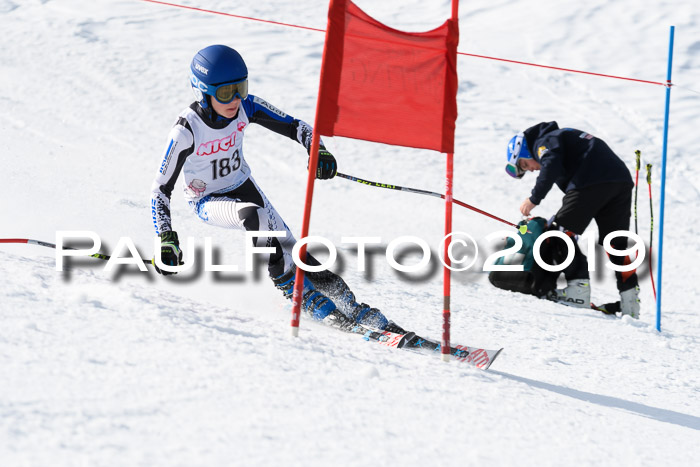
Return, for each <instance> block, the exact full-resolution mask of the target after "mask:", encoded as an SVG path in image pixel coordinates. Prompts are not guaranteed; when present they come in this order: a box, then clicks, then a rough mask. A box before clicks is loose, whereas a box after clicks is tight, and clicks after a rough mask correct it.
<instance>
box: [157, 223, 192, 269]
mask: <svg viewBox="0 0 700 467" xmlns="http://www.w3.org/2000/svg"><path fill="white" fill-rule="evenodd" d="M159 237H160V259H161V261H162V262H163V264H165V265H166V266H179V265H181V264H185V263H183V262H182V250H180V242H179V241H178V239H177V232H174V231H169V232H162V233H161V234H160V235H159ZM152 263H153V266H154V267H155V268H156V271H157V272H158V274H163V275H164V276H168V275H170V274H177V273H175V272H170V271H163V270H161V269H160V268H158V266H156V262H155V260H154V261H152Z"/></svg>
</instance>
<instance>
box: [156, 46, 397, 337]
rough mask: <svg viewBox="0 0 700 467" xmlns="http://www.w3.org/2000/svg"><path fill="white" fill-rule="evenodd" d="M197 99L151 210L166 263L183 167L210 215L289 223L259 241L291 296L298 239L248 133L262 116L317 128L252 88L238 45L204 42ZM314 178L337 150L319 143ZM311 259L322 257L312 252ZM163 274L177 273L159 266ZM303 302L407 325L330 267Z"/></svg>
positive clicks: (297, 135)
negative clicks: (266, 184) (251, 158)
mask: <svg viewBox="0 0 700 467" xmlns="http://www.w3.org/2000/svg"><path fill="white" fill-rule="evenodd" d="M190 70H191V75H190V81H191V84H192V89H193V91H194V94H195V99H196V102H193V103H192V104H191V105H190V106H189V107H188V108H186V109H185V110H183V111H182V112H181V113H180V115H179V116H178V119H177V122H176V123H175V126H174V127H173V128H172V129H171V130H170V134H169V136H168V144H167V146H166V148H167V149H166V151H165V155H164V156H163V158H162V159H161V161H160V165H159V166H160V168H159V170H158V172H157V173H156V177H155V180H154V182H153V185H152V188H151V208H152V209H151V211H152V215H153V223H154V225H155V228H156V234H158V235H159V236H160V239H161V249H160V258H161V259H162V261H163V264H165V265H168V266H177V265H179V264H181V261H182V251H181V250H180V245H179V241H178V236H177V233H176V232H175V231H174V230H173V229H172V224H171V218H170V195H171V193H172V190H173V188H174V186H175V181H176V180H177V178H178V176H179V174H180V172H184V175H185V199H186V200H187V202H188V204H189V206H190V207H191V208H192V210H193V211H194V213H195V214H196V215H197V216H198V217H199V218H200V219H201V220H203V221H204V222H206V223H208V224H211V225H215V226H219V227H224V228H229V229H244V230H248V231H285V232H286V236H285V237H273V236H264V235H263V236H261V237H257V238H256V239H254V240H253V241H254V244H255V246H260V247H265V246H267V247H273V248H274V249H275V252H274V253H272V254H270V255H269V261H268V271H269V274H270V278H271V279H272V281H273V283H274V284H275V286H276V287H277V288H279V289H280V290H282V291H283V293H284V295H285V297H287V298H290V299H291V295H292V292H293V289H294V275H295V272H296V266H295V265H294V262H293V261H292V256H291V254H292V248H293V247H294V244H295V239H294V236H293V235H292V233H291V232H290V230H289V228H288V227H287V225H286V224H285V223H284V221H283V220H282V218H281V217H280V215H279V213H278V212H277V211H276V210H275V208H274V207H273V206H272V204H271V203H270V201H269V200H268V199H267V197H266V196H265V194H264V193H263V191H262V190H261V189H260V187H258V185H257V184H256V182H255V180H254V179H253V177H252V174H251V171H250V167H249V166H248V164H247V163H246V161H245V158H244V154H243V136H244V133H245V130H246V128H247V127H248V125H249V124H252V123H256V124H258V125H261V126H263V127H265V128H267V129H268V130H272V131H273V132H275V133H278V134H281V135H283V136H287V137H288V138H291V139H293V140H295V141H297V142H298V143H300V144H302V145H303V146H304V147H305V148H306V151H307V153H308V152H309V151H310V147H311V137H312V131H313V130H312V128H311V127H310V126H309V125H308V124H306V123H304V122H303V121H301V120H298V119H295V118H293V117H291V116H290V115H287V114H286V113H284V112H282V111H281V110H279V109H277V108H275V107H274V106H272V105H270V104H269V103H268V102H266V101H265V100H263V99H261V98H260V97H257V96H254V95H252V94H248V68H247V67H246V64H245V62H244V61H243V58H242V57H241V56H240V54H239V53H238V52H236V51H235V50H234V49H232V48H230V47H227V46H225V45H212V46H209V47H206V48H204V49H202V50H200V51H199V52H198V53H197V54H196V55H195V57H194V59H193V60H192V63H191V65H190ZM318 157H319V162H318V169H317V171H316V178H318V179H322V180H325V179H330V178H333V177H334V176H335V174H336V161H335V158H334V157H333V155H332V154H331V153H330V152H329V151H328V150H327V149H326V148H325V147H324V146H323V145H321V147H320V150H319V154H318ZM306 263H307V264H310V265H318V264H319V263H318V262H317V261H316V260H315V259H314V258H313V257H312V256H311V255H308V257H307V258H306ZM156 269H157V271H158V272H159V273H161V274H171V273H169V272H167V271H164V270H161V269H160V268H157V267H156ZM302 308H303V309H304V311H305V312H307V313H308V314H309V315H311V316H312V317H313V318H314V319H316V320H323V321H324V322H326V323H328V324H331V325H334V326H338V327H341V328H349V327H351V326H353V325H354V324H356V323H359V324H363V325H367V326H371V327H374V328H378V329H381V330H389V331H392V332H404V331H403V330H402V329H401V328H400V327H398V326H397V325H396V324H394V323H393V322H389V321H387V319H386V318H385V317H384V315H383V314H382V313H381V312H380V311H379V310H377V309H375V308H370V306H369V305H366V304H364V303H361V304H360V303H357V302H356V301H355V295H354V294H353V293H352V291H351V290H350V289H349V287H348V286H347V284H346V283H345V282H344V281H343V279H341V278H340V277H339V276H337V275H336V274H334V273H332V272H330V271H323V272H319V273H308V272H307V273H306V274H305V279H304V288H303V294H302Z"/></svg>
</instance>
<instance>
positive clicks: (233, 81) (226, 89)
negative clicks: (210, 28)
mask: <svg viewBox="0 0 700 467" xmlns="http://www.w3.org/2000/svg"><path fill="white" fill-rule="evenodd" d="M190 71H191V75H190V83H191V84H192V90H193V91H194V96H195V99H197V100H198V101H199V104H200V105H201V106H202V108H204V109H206V108H207V107H208V106H209V101H208V99H207V97H206V96H207V95H209V96H212V97H214V98H215V99H216V100H218V101H219V102H221V103H222V104H227V103H229V102H231V101H232V100H233V99H235V98H236V97H238V98H240V99H245V98H246V97H248V67H247V66H246V65H245V62H244V61H243V57H241V55H240V54H239V53H238V52H236V51H235V50H233V49H232V48H231V47H227V46H225V45H210V46H209V47H206V48H204V49H202V50H200V51H199V52H197V55H195V56H194V58H193V59H192V63H191V65H190Z"/></svg>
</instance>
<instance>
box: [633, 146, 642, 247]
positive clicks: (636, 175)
mask: <svg viewBox="0 0 700 467" xmlns="http://www.w3.org/2000/svg"><path fill="white" fill-rule="evenodd" d="M634 155H635V156H637V164H636V169H635V172H634V233H636V234H638V233H639V231H638V230H637V190H638V189H639V166H640V163H641V161H640V159H641V158H642V152H641V151H640V150H639V149H637V150H636V151H634Z"/></svg>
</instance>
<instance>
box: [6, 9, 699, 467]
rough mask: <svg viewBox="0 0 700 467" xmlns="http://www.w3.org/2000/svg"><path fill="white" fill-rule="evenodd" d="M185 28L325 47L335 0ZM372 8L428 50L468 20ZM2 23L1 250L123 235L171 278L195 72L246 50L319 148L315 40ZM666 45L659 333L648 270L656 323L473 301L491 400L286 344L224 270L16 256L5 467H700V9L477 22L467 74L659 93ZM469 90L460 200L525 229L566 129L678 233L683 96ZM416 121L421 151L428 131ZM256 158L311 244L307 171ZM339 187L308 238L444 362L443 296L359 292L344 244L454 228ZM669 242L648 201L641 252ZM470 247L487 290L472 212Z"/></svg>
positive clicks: (423, 277) (479, 289)
mask: <svg viewBox="0 0 700 467" xmlns="http://www.w3.org/2000/svg"><path fill="white" fill-rule="evenodd" d="M182 2H183V3H184V4H187V5H192V6H197V7H200V8H206V9H213V10H220V11H226V12H229V13H233V14H238V15H245V16H252V17H256V18H264V19H270V20H275V21H279V22H285V23H294V24H299V25H304V26H308V27H313V28H319V29H324V28H325V26H326V19H325V18H326V13H327V2H325V1H321V0H305V1H304V2H298V1H282V0H278V1H263V2H230V1H224V0H182ZM357 4H358V5H359V6H360V7H362V8H364V9H365V10H366V11H367V12H368V13H370V14H371V15H373V16H375V17H376V18H378V19H379V20H381V21H384V22H385V23H387V24H389V25H390V26H393V27H396V28H399V29H403V30H411V31H421V30H428V29H432V28H434V27H436V26H437V25H439V24H441V23H442V21H443V20H444V19H445V18H446V17H448V16H449V12H450V2H449V1H448V0H431V1H429V2H425V1H418V0H401V1H388V0H385V1H381V2H373V1H371V0H357ZM0 18H1V19H0V24H1V25H2V27H1V28H0V31H2V32H1V34H0V62H1V63H2V73H0V152H1V154H2V161H3V168H2V184H1V185H0V197H1V198H2V202H1V203H0V219H2V224H1V226H0V237H3V238H7V237H24V238H34V239H39V240H44V241H49V242H54V241H55V236H56V231H58V230H90V231H94V232H96V233H97V234H98V235H99V236H100V237H101V239H102V242H103V251H104V252H106V253H111V249H112V248H114V247H115V245H116V244H117V242H118V241H119V238H120V237H122V236H128V237H130V238H131V239H132V240H133V241H134V243H135V244H136V245H137V246H138V248H139V250H140V251H141V253H142V256H143V257H144V258H150V256H151V254H152V236H153V227H152V222H151V216H150V206H149V187H150V184H151V181H152V177H153V175H154V173H155V171H156V170H157V166H158V164H159V161H160V157H161V154H162V151H163V149H164V145H165V142H166V141H165V138H166V135H167V132H168V130H169V129H170V127H171V125H172V124H173V122H174V119H175V117H176V115H177V114H178V112H180V110H181V109H183V108H184V107H185V106H186V105H188V104H189V103H190V102H191V100H192V98H191V92H190V90H189V84H188V66H189V62H190V60H191V58H192V56H193V55H194V53H195V52H196V51H197V50H199V49H200V48H202V47H205V46H206V45H209V44H213V43H224V44H229V45H231V46H233V47H235V48H237V49H238V50H239V51H240V52H241V53H242V54H243V56H244V57H245V59H246V61H247V63H248V67H249V69H250V78H251V83H250V87H251V92H252V93H254V94H256V95H260V96H261V97H264V98H265V99H267V100H269V101H270V102H271V103H273V104H274V105H276V106H277V107H279V108H281V109H283V110H285V111H287V112H289V113H290V114H292V115H294V116H295V117H298V118H302V119H304V120H306V121H308V122H313V118H314V111H315V97H316V91H317V86H318V75H319V69H320V62H321V53H322V47H323V40H324V35H323V34H322V33H319V32H313V31H308V30H301V29H292V28H288V27H282V26H276V25H271V24H264V23H260V22H253V21H246V20H242V19H235V18H230V17H224V16H218V15H212V14H205V13H201V12H195V11H187V10H183V9H177V8H172V7H166V6H162V5H155V4H152V3H146V2H142V1H138V0H133V1H126V0H102V1H99V2H97V1H93V2H87V1H78V0H60V1H59V0H22V1H21V2H20V0H0ZM670 25H675V26H676V43H675V60H674V67H673V72H674V79H673V81H674V82H675V83H676V84H678V87H676V88H674V89H673V92H672V94H673V96H672V107H671V131H670V146H669V165H668V168H667V171H668V173H667V185H666V223H665V249H664V277H663V284H664V289H663V290H664V295H663V309H664V315H663V321H662V332H661V333H658V332H657V331H656V330H655V329H654V322H655V316H654V313H655V312H654V310H655V307H654V297H653V294H652V290H651V283H650V280H649V276H648V273H647V272H646V271H647V270H648V268H647V267H646V266H644V267H642V268H641V269H640V270H641V272H642V281H641V287H642V292H641V297H642V300H643V304H642V316H641V319H640V320H639V321H635V320H631V319H619V318H611V317H606V316H603V315H599V314H596V313H593V312H587V311H582V310H576V309H571V308H566V307H562V306H558V305H554V304H551V303H545V302H542V301H538V300H536V299H534V298H532V297H526V296H522V295H516V294H511V293H507V292H504V291H500V290H497V289H494V288H493V287H491V286H490V285H489V283H488V282H487V280H486V275H485V274H483V273H481V272H476V271H473V270H472V271H471V272H465V273H459V274H455V275H454V281H453V288H452V296H453V308H454V313H453V321H452V338H453V342H456V343H465V344H470V345H477V346H484V347H487V348H498V347H500V346H503V347H505V350H504V352H503V353H502V354H501V356H500V357H499V359H498V360H497V361H496V362H495V363H494V365H493V366H492V367H491V369H490V370H489V371H487V372H484V371H479V370H476V369H472V368H470V367H467V366H464V365H459V364H456V363H450V364H443V363H441V362H440V361H439V359H432V358H429V357H425V356H421V355H415V354H411V353H408V352H402V351H397V350H392V349H388V348H385V347H381V346H377V345H374V344H370V343H366V342H364V341H363V340H361V339H360V338H359V337H357V336H352V335H344V334H342V333H339V332H336V331H333V330H330V329H326V328H323V327H322V326H319V325H316V324H314V323H310V322H308V321H304V322H303V323H302V327H301V332H300V337H299V338H296V339H294V338H291V337H289V319H290V316H289V313H288V311H285V310H284V309H283V306H284V303H283V299H282V298H281V295H280V294H279V292H278V291H276V290H275V289H274V288H273V287H272V285H271V284H270V282H269V281H268V280H267V279H266V278H265V275H266V273H265V271H260V272H259V273H258V274H252V273H238V274H236V273H219V274H214V273H204V272H202V271H201V268H199V269H198V270H196V271H195V272H191V273H183V274H182V275H179V276H175V277H172V278H164V277H160V276H157V277H156V276H155V275H154V274H146V273H141V272H138V271H136V268H135V267H133V266H132V267H129V268H126V269H122V270H120V271H118V272H116V273H106V272H105V271H104V270H103V267H104V262H101V261H99V260H92V259H80V260H74V261H73V262H72V265H73V266H72V267H71V268H70V270H68V271H66V272H63V273H60V272H57V271H56V270H55V258H54V256H53V252H52V250H50V249H46V248H42V247H38V246H28V245H2V246H0V284H2V285H0V312H1V315H0V465H3V466H25V465H36V466H46V465H51V466H64V465H65V466H73V465H90V466H101V465H144V466H154V465H163V466H165V465H167V466H173V465H183V466H184V465H186V466H193V465H207V466H210V465H331V464H334V465H367V464H372V465H424V464H425V463H430V464H431V465H462V466H468V465H538V466H539V465H562V464H573V465H650V466H651V465H654V466H658V465H674V466H676V465H697V459H698V457H700V448H698V446H700V358H699V357H700V337H699V336H700V317H699V316H698V314H697V308H696V306H694V305H695V304H696V303H698V301H699V300H698V299H699V298H700V297H699V296H698V295H699V294H698V291H699V288H698V285H697V284H698V283H699V282H700V269H698V268H697V266H696V264H695V263H697V261H698V259H700V255H699V254H698V253H699V251H698V250H699V248H698V241H697V237H696V234H695V230H696V225H698V222H699V221H700V213H699V210H698V209H697V206H698V205H699V203H700V193H699V189H700V186H698V183H699V182H698V177H697V176H696V174H695V172H696V170H697V162H696V159H697V157H698V154H697V150H698V147H700V133H698V117H699V116H700V105H699V104H700V93H698V92H697V91H698V90H699V88H700V85H698V82H700V8H698V5H697V3H696V2H691V1H689V0H687V1H657V2H651V1H648V0H644V1H633V0H618V1H614V2H611V1H603V0H593V1H590V2H579V1H562V0H556V1H555V0H538V1H536V2H535V1H525V0H522V1H516V0H495V1H488V2H485V1H469V2H467V1H464V2H462V4H461V5H460V29H461V39H460V46H459V50H460V51H463V52H467V53H474V54H481V55H491V56H495V57H501V58H508V59H513V60H521V61H529V62H535V63H541V64H548V65H556V66H560V67H564V68H573V69H580V70H588V71H593V72H597V73H604V74H611V75H620V76H627V77H634V78H639V79H645V80H651V81H664V80H665V78H666V60H667V52H668V31H669V26H670ZM458 66H459V78H460V87H459V94H458V100H459V111H460V115H459V120H458V125H457V134H456V141H457V150H456V153H455V158H456V160H455V196H456V198H457V199H460V200H462V201H465V202H467V203H469V204H472V205H475V206H478V207H479V208H481V209H484V210H486V211H489V212H492V213H494V214H496V215H498V216H501V217H504V218H507V219H509V220H513V221H517V220H518V219H519V213H518V206H519V204H520V202H521V201H522V200H523V199H524V198H525V197H526V196H527V195H528V193H529V190H530V188H531V185H532V183H533V180H534V178H533V177H532V176H527V177H525V178H524V179H523V180H521V181H519V182H518V181H513V180H511V179H509V178H508V177H507V176H506V175H505V174H504V172H503V162H504V158H505V156H504V153H505V145H506V143H507V141H508V139H509V138H510V137H511V136H512V135H513V134H515V133H516V132H518V131H521V130H523V129H524V128H526V127H527V126H529V125H531V124H534V123H537V122H539V121H543V120H557V121H558V122H559V123H560V124H561V125H562V126H570V127H575V128H581V129H584V130H587V131H590V132H591V133H593V134H596V135H598V136H600V137H602V138H603V139H605V140H606V141H607V142H608V143H609V144H610V145H611V146H612V147H613V148H614V149H615V150H616V151H617V152H618V153H619V154H620V155H621V156H622V157H624V158H625V160H626V161H627V162H628V163H629V166H630V168H633V161H634V150H635V149H641V150H642V153H643V162H644V163H647V162H650V163H653V164H654V183H653V196H654V214H655V216H656V217H655V219H658V214H659V204H658V200H659V195H660V191H659V180H660V178H659V174H660V162H661V144H662V128H663V108H664V95H665V89H664V87H662V86H657V85H651V84H642V83H635V82H631V81H621V80H614V79H607V78H600V77H594V76H586V75H581V74H571V73H563V72H560V71H552V70H545V69H541V68H533V67H525V66H519V65H514V64H509V63H505V62H498V61H491V60H485V59H481V58H473V57H466V56H460V57H459V59H458ZM370 92H371V90H369V89H368V93H370ZM404 117H405V118H410V119H414V120H415V122H416V127H417V129H419V128H420V122H421V119H425V118H430V115H405V116H404ZM326 143H327V144H328V146H329V148H330V149H331V150H332V151H333V152H334V153H335V154H336V157H337V158H338V161H339V165H340V169H341V171H343V172H346V173H350V174H353V175H356V176H359V177H364V178H367V179H369V180H376V181H382V182H387V183H394V184H400V185H406V186H410V187H416V188H422V189H426V190H432V191H441V190H442V189H443V184H444V163H443V156H441V155H439V154H436V153H433V152H429V151H421V150H412V149H406V148H397V147H388V146H384V145H379V144H371V143H365V142H360V141H355V140H349V139H342V138H326ZM246 153H247V160H248V162H249V163H250V165H251V167H252V169H253V173H254V174H255V176H256V180H257V181H258V183H259V184H260V185H261V186H262V187H263V189H264V190H265V192H266V194H267V195H268V197H269V198H270V199H271V200H272V202H273V203H274V204H275V206H276V207H277V209H278V210H279V211H280V212H281V213H282V215H283V216H284V218H285V220H286V222H287V223H288V224H289V225H290V226H291V228H292V230H293V231H295V232H298V231H299V226H300V223H301V218H302V202H303V193H304V189H305V180H306V173H305V172H306V171H305V167H306V156H305V153H304V151H303V149H301V148H300V147H299V146H298V145H297V144H295V143H294V142H291V141H289V140H287V139H284V138H282V137H279V136H277V135H275V134H273V133H270V132H268V131H266V130H265V129H263V128H260V127H255V126H253V127H251V128H250V130H249V131H248V132H247V140H246ZM643 177H644V176H643V174H642V176H641V177H640V178H641V180H643ZM316 187H317V189H316V197H315V201H314V211H313V217H312V223H311V231H312V233H313V234H316V235H322V236H325V237H327V238H329V239H331V240H332V241H334V242H335V243H336V244H337V245H339V248H341V250H340V251H341V257H342V258H343V259H344V267H343V268H342V274H343V276H344V277H345V279H346V280H347V282H348V283H349V284H350V285H351V286H352V287H353V289H354V290H355V292H356V294H357V295H358V297H359V298H360V299H361V300H363V301H366V302H368V303H371V304H372V305H373V306H376V307H379V308H380V309H382V310H383V311H384V312H385V313H386V314H387V315H388V316H389V317H390V318H392V319H394V320H395V321H397V322H398V323H400V324H402V325H404V326H405V327H408V328H411V329H413V330H415V331H417V332H419V333H421V334H424V335H426V336H432V337H435V338H437V337H439V336H440V330H441V306H442V286H441V284H442V275H441V274H440V272H439V270H438V269H432V270H431V271H428V272H426V273H425V274H413V275H410V277H409V278H406V277H401V276H400V275H398V274H397V273H396V272H395V271H393V270H392V269H391V268H390V267H389V266H388V265H387V263H386V261H385V260H384V259H383V257H382V251H383V250H381V249H380V250H379V251H378V252H375V254H373V255H372V257H371V260H370V261H369V264H370V267H369V268H368V271H367V272H360V271H358V270H357V267H356V263H355V262H356V254H355V252H354V251H353V250H352V249H351V248H349V247H347V246H345V247H341V244H340V237H342V236H380V237H381V238H382V242H383V244H382V245H383V246H386V244H387V243H388V242H389V241H390V240H392V239H394V238H397V237H398V236H401V235H415V236H418V237H420V238H423V239H425V240H426V241H427V242H429V243H430V245H431V247H432V249H433V252H435V251H437V248H438V247H437V245H438V242H439V240H440V238H441V236H442V231H443V203H442V202H441V201H440V200H437V199H435V198H431V197H426V196H419V195H413V194H407V193H400V192H391V191H387V190H380V189H377V188H370V187H363V186H360V185H358V184H356V183H351V182H348V181H346V180H340V179H337V180H333V181H328V182H319V183H317V184H316ZM560 199H561V194H560V193H559V192H558V190H557V189H554V190H553V191H552V192H551V193H550V195H549V196H548V197H547V198H546V200H545V201H544V202H543V203H542V205H541V206H540V207H538V208H537V209H536V210H535V211H534V212H533V213H534V214H539V215H543V216H545V217H549V216H550V215H551V214H553V213H554V212H555V210H556V209H557V207H558V206H559V203H560ZM172 206H173V218H174V227H175V229H176V230H177V231H178V232H179V233H180V235H181V236H183V237H186V236H192V237H195V238H197V239H198V240H199V241H200V242H201V239H203V238H204V237H212V239H213V243H214V245H216V246H217V248H218V249H219V252H220V262H221V263H223V264H238V265H241V267H242V266H243V264H244V245H245V241H244V240H245V239H244V237H243V234H242V233H240V232H235V231H228V230H224V229H216V228H213V227H209V226H207V225H205V224H204V223H202V222H201V221H199V220H198V219H196V218H195V217H194V216H193V215H192V214H190V212H189V209H188V208H187V207H186V206H185V204H184V202H183V199H182V195H181V193H180V191H179V190H176V192H175V195H174V197H173V203H172ZM649 217H650V216H649V201H648V195H647V187H646V184H645V183H643V182H642V183H641V186H640V190H639V225H640V233H641V235H642V237H643V238H645V239H648V238H649V223H650V222H649V221H650V218H649ZM454 228H455V230H459V231H464V232H468V233H470V234H471V235H472V236H473V237H475V238H476V239H477V240H478V241H479V245H480V247H481V248H482V250H481V253H480V261H481V262H483V260H484V259H485V256H486V254H487V253H488V252H490V251H493V250H495V249H496V247H497V246H498V245H497V244H495V243H494V242H489V241H487V240H486V236H487V235H488V234H489V233H491V232H494V231H496V230H502V228H503V226H502V225H501V224H499V223H498V222H494V221H492V220H490V219H488V218H486V217H483V216H480V215H478V214H475V213H473V212H471V211H468V210H464V209H462V208H459V207H455V225H454ZM657 228H658V227H657ZM591 229H592V231H593V232H594V233H595V226H592V227H591ZM654 234H656V232H654ZM496 243H497V242H496ZM654 248H655V250H656V248H658V245H657V244H656V242H655V244H654ZM124 254H126V252H125V253H124ZM598 254H599V256H600V252H598ZM412 258H413V257H412V256H410V255H409V257H408V258H406V259H405V260H406V261H407V262H408V263H410V262H411V261H412V260H414V259H415V260H416V261H417V259H418V258H417V257H415V258H413V259H412ZM199 261H200V262H199V263H198V264H200V265H201V256H200V257H199ZM434 264H436V263H434ZM602 264H603V263H602V259H601V261H600V262H599V270H600V272H599V273H596V274H595V276H594V278H593V281H592V284H593V299H594V301H598V302H606V301H610V300H614V299H616V291H615V287H614V282H613V275H612V272H611V271H608V270H604V269H603V266H602ZM475 269H479V268H475ZM409 279H410V280H409Z"/></svg>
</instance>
